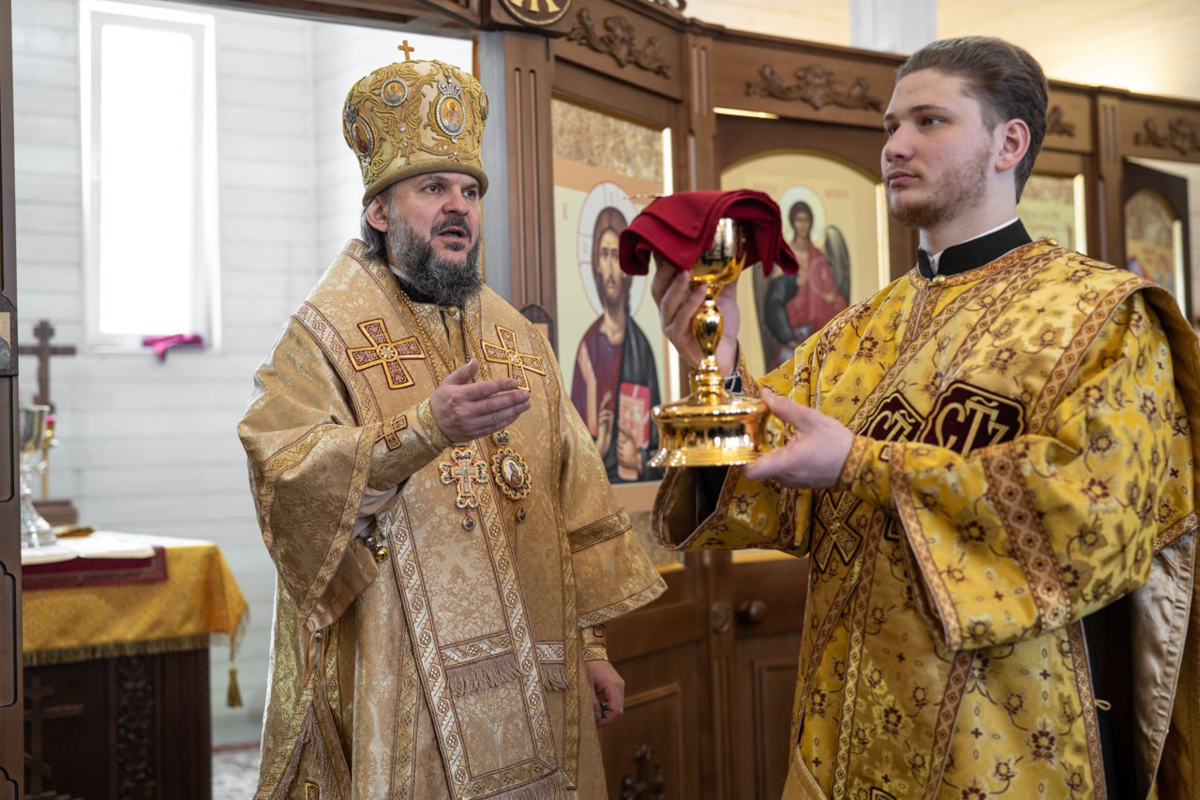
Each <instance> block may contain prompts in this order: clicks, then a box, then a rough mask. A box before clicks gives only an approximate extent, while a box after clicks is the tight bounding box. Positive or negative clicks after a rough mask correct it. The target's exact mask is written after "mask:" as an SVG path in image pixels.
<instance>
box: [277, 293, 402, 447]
mask: <svg viewBox="0 0 1200 800" xmlns="http://www.w3.org/2000/svg"><path fill="white" fill-rule="evenodd" d="M292 319H294V320H296V322H298V323H300V325H302V326H303V327H304V328H305V330H307V331H308V332H309V333H310V334H311V335H312V337H313V339H315V340H316V341H317V343H318V344H319V345H320V346H321V349H322V350H323V351H324V352H325V354H326V355H327V356H328V357H329V363H330V364H332V365H333V368H334V369H335V370H337V373H338V376H339V377H340V378H341V379H342V381H343V382H344V383H345V384H346V388H347V389H349V390H350V396H351V398H353V400H354V410H355V412H356V413H357V414H358V421H359V423H360V424H362V425H371V424H374V423H376V422H378V421H379V420H380V418H381V417H382V414H381V413H380V411H379V407H378V405H377V404H376V402H375V399H374V398H375V395H374V392H372V391H371V384H370V383H369V382H368V381H367V379H366V378H365V377H364V376H363V375H361V374H360V373H359V372H358V371H357V370H348V369H346V358H345V357H344V356H345V353H346V343H345V342H344V341H343V340H342V337H341V336H340V335H339V334H338V332H337V329H336V328H335V327H334V326H333V323H332V322H330V321H329V320H327V319H326V318H325V317H324V315H322V314H321V312H320V311H318V310H317V309H316V308H314V307H313V306H311V305H310V304H308V303H307V302H306V303H303V304H302V305H301V306H300V308H299V309H298V310H297V311H296V313H294V314H292Z"/></svg>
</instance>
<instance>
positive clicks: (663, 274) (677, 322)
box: [650, 260, 740, 375]
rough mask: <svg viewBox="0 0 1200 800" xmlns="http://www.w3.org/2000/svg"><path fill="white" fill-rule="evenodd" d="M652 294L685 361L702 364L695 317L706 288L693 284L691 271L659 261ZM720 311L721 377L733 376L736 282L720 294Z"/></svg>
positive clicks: (718, 350)
mask: <svg viewBox="0 0 1200 800" xmlns="http://www.w3.org/2000/svg"><path fill="white" fill-rule="evenodd" d="M650 294H651V295H652V296H653V297H654V302H655V303H656V304H657V305H658V317H659V320H661V322H662V329H663V333H665V334H666V335H667V339H669V340H670V341H671V344H673V345H675V349H676V350H678V351H679V354H680V355H681V356H683V360H684V361H685V362H686V363H687V364H688V365H689V366H692V367H695V366H697V365H698V364H699V363H700V359H701V358H702V357H703V354H702V353H701V352H700V345H699V344H698V343H697V342H696V335H695V334H694V333H692V317H693V316H695V314H696V310H697V309H699V308H700V306H701V305H702V304H703V303H704V286H702V285H701V284H694V285H693V284H692V273H691V270H681V269H675V267H673V266H672V265H670V264H668V263H666V262H665V261H661V260H660V261H659V262H658V270H657V271H656V272H655V273H654V282H653V283H651V284H650ZM717 308H719V309H721V316H722V318H723V319H724V327H723V328H722V330H721V341H720V342H719V343H718V344H717V364H718V365H719V366H720V367H721V374H722V375H732V374H733V371H734V369H735V368H736V367H737V363H736V362H735V359H736V358H737V334H738V324H739V322H740V313H739V311H738V305H737V282H736V281H735V282H734V283H733V284H732V285H730V286H726V287H725V288H724V290H722V292H721V293H720V294H719V295H717Z"/></svg>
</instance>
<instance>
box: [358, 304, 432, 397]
mask: <svg viewBox="0 0 1200 800" xmlns="http://www.w3.org/2000/svg"><path fill="white" fill-rule="evenodd" d="M358 329H359V330H360V331H362V332H363V336H366V337H367V339H368V340H369V341H370V342H371V344H370V345H369V346H367V347H348V348H346V355H347V356H349V358H350V364H351V365H352V366H353V367H354V369H356V370H358V371H359V372H362V371H363V370H364V369H370V368H371V367H374V366H382V367H383V370H384V374H385V375H386V376H387V383H388V388H389V389H403V388H404V387H405V386H412V385H413V379H412V376H411V375H409V374H408V370H407V369H405V368H404V362H405V361H410V360H424V358H425V353H424V352H422V351H421V343H420V342H419V341H417V337H415V336H409V337H408V338H407V339H401V340H400V341H398V342H393V341H392V336H391V334H389V333H388V329H387V326H386V325H384V324H383V320H381V319H372V320H368V321H366V322H360V323H358Z"/></svg>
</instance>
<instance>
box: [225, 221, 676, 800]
mask: <svg viewBox="0 0 1200 800" xmlns="http://www.w3.org/2000/svg"><path fill="white" fill-rule="evenodd" d="M362 253H363V245H362V244H361V243H360V242H352V243H351V244H350V245H349V246H348V247H347V248H346V250H344V251H343V253H342V255H341V256H340V257H339V258H338V259H337V260H336V261H335V262H334V264H333V266H332V267H330V269H329V271H328V272H327V273H326V274H325V276H324V277H323V278H322V279H321V281H320V282H319V283H318V285H317V287H316V288H315V289H314V290H313V292H312V293H311V294H310V296H309V298H308V299H307V300H306V301H305V303H304V304H303V305H302V306H301V307H300V309H299V310H298V311H297V312H296V313H295V314H294V315H293V316H292V319H291V320H290V321H289V322H288V324H287V325H286V327H285V329H284V331H283V333H282V335H281V338H280V340H279V341H278V342H277V343H276V345H275V349H274V350H273V352H272V354H271V356H270V358H269V359H268V360H267V362H266V363H264V365H263V366H262V367H261V368H260V369H259V370H258V372H257V374H256V388H257V392H256V395H255V397H254V398H253V400H252V401H251V404H250V407H249V409H248V411H247V413H246V416H245V418H244V419H243V420H242V423H241V425H240V426H239V433H240V435H241V438H242V441H243V444H244V445H245V446H246V450H247V453H248V454H249V457H250V472H251V483H252V487H253V489H254V492H255V501H256V507H257V510H258V515H259V521H260V524H261V526H262V530H263V537H264V539H265V541H266V544H267V547H268V550H269V551H270V553H271V557H272V559H273V560H274V562H275V564H276V566H277V569H278V575H279V584H278V588H277V592H276V612H275V631H274V638H273V645H272V673H271V685H270V695H269V697H268V707H267V718H266V721H265V724H264V731H263V756H262V767H261V770H260V784H259V790H258V795H257V796H258V797H262V798H275V797H288V798H291V797H301V798H305V799H306V800H309V798H313V797H318V796H319V797H320V798H322V800H324V798H335V797H336V798H343V797H345V798H349V797H355V798H371V799H372V800H374V799H375V798H414V799H415V800H427V799H429V798H443V797H445V798H455V800H458V798H476V797H480V798H482V797H504V798H522V799H523V798H538V799H539V800H540V798H560V797H568V796H577V797H579V798H581V799H583V798H590V797H603V796H604V791H605V790H604V782H603V770H602V766H601V764H600V753H599V745H598V738H597V735H596V728H595V723H594V721H593V717H592V711H591V699H590V692H589V688H588V684H587V679H586V674H585V671H584V668H583V662H584V660H585V659H586V658H589V657H602V656H603V651H597V652H594V653H585V652H583V650H584V648H585V638H584V636H583V635H582V632H584V631H587V630H590V629H591V628H592V627H593V626H597V625H600V624H602V623H603V622H604V621H605V620H607V619H610V618H612V617H615V616H618V615H620V614H623V613H626V612H628V611H630V610H633V609H635V608H637V607H639V606H641V605H644V604H645V603H648V602H649V601H651V600H652V599H654V598H655V597H657V596H658V595H659V594H660V593H661V592H662V590H663V588H664V587H663V583H662V581H661V579H660V578H659V577H658V575H657V573H656V572H655V570H654V569H653V567H652V566H651V564H650V562H649V559H648V558H647V556H646V554H645V552H644V551H643V550H642V549H641V546H640V545H639V544H638V543H637V541H636V538H635V537H634V535H633V534H632V533H631V532H630V528H629V520H628V517H627V515H626V514H625V512H624V510H623V509H621V507H620V506H619V505H618V504H617V501H616V499H615V498H614V497H613V495H612V493H611V491H610V490H609V488H608V484H607V481H606V480H605V474H604V468H603V465H602V464H601V462H600V459H599V457H598V455H597V454H596V452H595V448H594V447H593V445H592V443H591V439H590V438H589V437H588V433H587V430H586V428H584V426H583V424H582V421H581V420H580V419H579V417H578V415H577V414H576V413H575V412H574V409H573V407H572V406H571V404H570V402H569V400H568V401H567V402H564V396H563V391H562V381H561V376H560V374H559V370H558V365H557V363H556V362H555V360H554V357H553V355H552V354H551V352H550V348H549V346H548V344H547V343H546V341H545V339H544V337H542V336H541V334H540V333H538V332H537V330H536V329H535V328H534V327H533V326H532V325H530V324H529V323H528V321H526V320H525V319H524V317H522V316H521V315H520V314H519V313H517V312H516V311H515V310H514V309H513V308H512V307H511V306H509V305H508V304H506V303H505V302H504V301H503V300H501V299H500V298H499V297H497V296H496V295H495V294H494V293H492V292H491V291H490V290H488V289H486V288H485V289H484V290H483V293H482V294H481V295H480V296H479V297H477V298H475V299H473V300H471V301H470V302H469V303H468V304H467V307H466V308H464V309H462V310H461V311H459V310H457V309H445V308H440V307H438V306H432V305H422V304H411V303H408V302H406V298H405V297H404V296H403V295H402V294H401V292H400V290H399V287H398V285H397V283H396V279H395V277H394V276H393V275H392V273H391V272H390V271H389V270H388V268H387V266H386V265H385V264H383V263H382V262H379V261H372V260H368V259H365V258H364V257H363V255H362ZM415 315H419V317H420V321H418V319H417V317H416V316H415ZM471 357H480V360H481V363H482V365H483V367H484V368H485V369H486V370H489V371H490V374H491V375H492V376H494V377H500V376H506V375H511V376H512V377H514V378H516V379H517V380H518V382H519V383H521V384H522V385H523V386H526V387H528V389H529V391H530V393H531V403H532V407H531V408H530V410H529V411H527V412H525V413H524V414H523V415H522V416H521V417H520V418H519V419H518V420H517V421H516V422H515V423H513V424H512V425H509V426H508V427H507V429H506V432H507V434H508V437H509V438H508V440H507V441H504V442H498V441H494V440H493V439H492V438H490V437H489V438H485V439H479V440H476V441H473V442H466V443H453V444H452V443H451V442H449V441H447V440H446V439H445V438H444V436H443V435H442V433H441V431H440V430H439V429H438V427H437V425H436V423H435V422H434V420H433V416H432V413H431V411H430V406H429V401H428V398H429V396H430V395H431V394H432V392H433V390H434V389H435V388H436V386H437V385H438V383H440V381H441V380H442V379H444V378H445V376H446V375H447V374H448V373H449V372H450V371H451V370H453V369H455V368H456V367H458V366H461V365H462V364H465V363H466V362H467V361H468V360H469V359H470V358H471ZM522 479H525V483H524V487H523V488H522ZM397 485H399V487H400V491H399V493H398V494H397V495H396V496H395V497H394V498H392V499H391V501H390V502H388V503H387V505H386V506H384V507H383V509H382V510H380V511H379V512H378V513H377V514H376V515H375V521H374V522H373V523H372V524H371V525H370V527H368V529H367V530H366V531H365V534H364V536H361V537H356V536H355V535H354V525H355V521H356V519H357V518H358V516H359V508H360V505H361V503H362V499H363V497H364V493H365V492H366V491H367V487H368V486H371V487H373V488H374V489H375V490H385V489H387V488H388V487H394V486H397ZM468 514H470V519H471V522H467V519H468ZM464 523H466V524H464ZM366 537H372V538H373V541H374V542H376V543H378V544H382V545H385V546H386V547H387V548H388V550H389V557H388V558H387V559H386V560H385V561H383V562H382V563H381V564H379V565H376V563H375V562H374V560H373V559H372V552H371V550H370V549H369V547H368V546H367V545H366V544H365V543H364V541H365V539H366Z"/></svg>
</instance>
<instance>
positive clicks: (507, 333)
mask: <svg viewBox="0 0 1200 800" xmlns="http://www.w3.org/2000/svg"><path fill="white" fill-rule="evenodd" d="M496 336H497V337H498V338H499V339H500V344H492V343H491V342H489V341H488V340H487V339H480V344H481V345H482V346H483V357H484V358H485V359H487V360H488V361H490V362H492V363H493V364H502V365H504V366H506V367H508V377H510V378H512V379H513V380H515V381H516V382H517V386H519V387H520V388H522V389H528V388H529V380H528V379H527V378H526V376H525V371H526V370H528V371H529V372H536V373H537V374H538V375H541V376H543V377H544V376H545V375H546V362H544V361H543V360H542V359H541V358H540V357H539V356H535V355H530V354H529V353H522V352H521V350H520V347H519V345H518V344H517V335H516V334H515V333H513V332H512V331H511V330H509V329H508V328H505V327H504V326H502V325H497V326H496Z"/></svg>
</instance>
